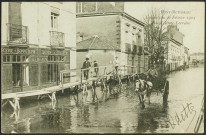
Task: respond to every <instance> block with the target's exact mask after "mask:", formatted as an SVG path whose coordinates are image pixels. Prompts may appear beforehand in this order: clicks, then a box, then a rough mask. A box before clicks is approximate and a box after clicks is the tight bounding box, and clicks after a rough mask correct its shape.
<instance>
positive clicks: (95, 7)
mask: <svg viewBox="0 0 206 135" xmlns="http://www.w3.org/2000/svg"><path fill="white" fill-rule="evenodd" d="M97 3H98V2H96V6H95V8H96V9H95V11H96V12H97V10H98V4H97Z"/></svg>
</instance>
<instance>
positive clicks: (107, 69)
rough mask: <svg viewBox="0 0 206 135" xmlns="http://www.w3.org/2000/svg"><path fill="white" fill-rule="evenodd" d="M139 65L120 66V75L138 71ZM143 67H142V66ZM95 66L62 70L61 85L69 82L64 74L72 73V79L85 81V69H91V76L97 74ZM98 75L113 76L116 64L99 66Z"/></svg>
mask: <svg viewBox="0 0 206 135" xmlns="http://www.w3.org/2000/svg"><path fill="white" fill-rule="evenodd" d="M137 68H138V67H137V66H131V65H121V66H119V67H118V72H117V73H118V75H121V76H126V75H131V74H135V73H137V71H138V69H137ZM140 68H142V67H140ZM94 69H95V67H91V68H87V69H70V70H62V71H60V85H61V84H64V83H69V82H65V81H64V75H65V74H70V75H69V77H70V81H71V80H72V78H74V82H76V81H80V82H81V83H82V82H83V80H85V79H84V71H86V70H89V78H91V77H94V76H96V73H95V71H94ZM98 69H99V71H98V75H97V76H96V77H103V76H105V77H106V76H111V75H114V74H116V70H115V68H114V66H99V67H98ZM75 79H76V80H75Z"/></svg>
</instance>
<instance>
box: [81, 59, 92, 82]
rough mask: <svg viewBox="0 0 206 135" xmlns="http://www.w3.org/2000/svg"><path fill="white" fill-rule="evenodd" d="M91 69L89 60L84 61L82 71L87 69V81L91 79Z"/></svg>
mask: <svg viewBox="0 0 206 135" xmlns="http://www.w3.org/2000/svg"><path fill="white" fill-rule="evenodd" d="M90 67H91V64H90V62H89V58H86V61H84V63H83V66H82V69H86V70H84V77H85V79H86V80H87V79H88V78H89V69H88V68H90Z"/></svg>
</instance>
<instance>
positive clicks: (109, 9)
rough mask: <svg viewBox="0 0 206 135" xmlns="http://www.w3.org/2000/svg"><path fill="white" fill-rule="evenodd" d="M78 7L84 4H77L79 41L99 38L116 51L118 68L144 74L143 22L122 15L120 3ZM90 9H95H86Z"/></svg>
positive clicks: (124, 14)
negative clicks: (119, 66)
mask: <svg viewBox="0 0 206 135" xmlns="http://www.w3.org/2000/svg"><path fill="white" fill-rule="evenodd" d="M117 3H119V2H117ZM81 4H82V5H84V2H83V3H82V2H80V3H77V13H78V14H77V32H79V33H82V38H84V35H85V37H88V36H93V35H98V36H99V37H101V38H102V40H105V41H106V42H109V44H110V45H111V46H112V48H113V49H114V50H115V56H118V59H119V61H120V65H130V66H137V67H138V68H136V69H133V72H136V71H137V72H139V73H140V72H144V66H145V59H144V58H145V57H144V53H143V48H144V47H143V46H144V23H143V22H141V21H139V20H137V19H136V18H134V17H132V16H130V15H129V14H127V13H125V12H124V11H123V9H124V6H123V4H121V3H119V4H116V3H114V5H112V4H110V3H109V2H107V3H106V2H103V3H101V2H97V3H96V2H93V3H89V4H90V5H88V3H86V4H87V5H86V4H85V6H83V7H84V8H83V9H81V8H80V7H82V6H81ZM91 4H93V5H91ZM95 4H96V5H95ZM101 4H103V5H104V6H102V5H101ZM105 5H109V6H105ZM89 6H91V7H94V9H93V10H92V11H90V10H88V9H91V8H88V7H89ZM77 55H78V54H77ZM126 70H127V71H128V70H130V69H126Z"/></svg>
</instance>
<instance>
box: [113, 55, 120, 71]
mask: <svg viewBox="0 0 206 135" xmlns="http://www.w3.org/2000/svg"><path fill="white" fill-rule="evenodd" d="M114 67H115V70H116V74H117V71H118V67H119V60H118V57H117V56H115V60H114Z"/></svg>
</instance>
